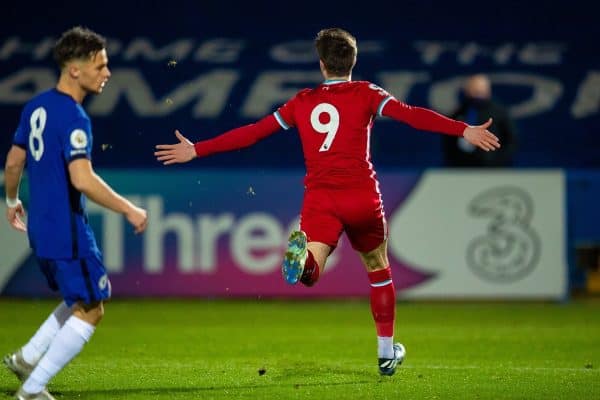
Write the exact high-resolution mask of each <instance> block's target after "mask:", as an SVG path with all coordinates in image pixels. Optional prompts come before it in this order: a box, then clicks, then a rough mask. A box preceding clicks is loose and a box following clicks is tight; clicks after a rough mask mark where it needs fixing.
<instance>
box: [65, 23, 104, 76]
mask: <svg viewBox="0 0 600 400" xmlns="http://www.w3.org/2000/svg"><path fill="white" fill-rule="evenodd" d="M105 48H106V39H105V38H104V37H102V36H100V35H99V34H97V33H96V32H94V31H92V30H90V29H87V28H83V27H81V26H76V27H74V28H71V29H69V30H68V31H66V32H64V33H63V34H62V36H61V37H60V39H58V41H57V42H56V44H55V45H54V50H53V55H54V61H56V63H57V64H58V66H59V68H60V69H62V68H63V67H64V66H65V65H66V64H67V62H69V61H71V60H86V59H89V58H92V57H93V56H94V55H95V54H96V53H98V52H99V51H101V50H102V49H105Z"/></svg>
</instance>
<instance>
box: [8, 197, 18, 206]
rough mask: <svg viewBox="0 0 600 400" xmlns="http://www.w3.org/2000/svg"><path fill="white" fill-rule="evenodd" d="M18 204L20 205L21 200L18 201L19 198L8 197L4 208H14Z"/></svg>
mask: <svg viewBox="0 0 600 400" xmlns="http://www.w3.org/2000/svg"><path fill="white" fill-rule="evenodd" d="M19 204H21V200H19V197H8V196H6V206H7V207H8V208H15V207H16V206H18V205H19Z"/></svg>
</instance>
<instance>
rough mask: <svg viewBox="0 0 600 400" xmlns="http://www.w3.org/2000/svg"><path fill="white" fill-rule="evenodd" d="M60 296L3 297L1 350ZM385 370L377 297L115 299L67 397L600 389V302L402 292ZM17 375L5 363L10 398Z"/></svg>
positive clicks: (521, 394)
mask: <svg viewBox="0 0 600 400" xmlns="http://www.w3.org/2000/svg"><path fill="white" fill-rule="evenodd" d="M54 305H55V302H51V301H25V300H12V299H1V300H0V351H1V352H3V353H7V352H9V351H12V350H13V349H15V348H17V347H18V346H20V345H22V344H23V342H24V341H25V340H27V339H28V338H29V336H30V335H31V334H32V333H33V331H34V330H35V329H36V328H37V327H38V326H39V324H40V323H41V322H42V321H43V319H44V318H45V317H46V315H47V314H48V313H49V312H50V311H51V310H52V309H53V307H54ZM396 337H397V339H398V340H400V341H402V342H403V343H404V344H405V345H406V348H407V358H406V360H405V362H404V364H403V365H402V367H400V368H399V369H398V371H397V372H396V375H394V376H393V377H380V376H379V375H378V373H377V366H376V340H375V329H374V326H373V323H372V320H371V315H370V309H369V304H368V302H367V301H366V300H365V301H359V300H347V301H343V300H335V301H334V300H319V301H298V300H295V301H293V300H289V301H275V300H264V299H255V300H205V299H197V300H119V299H117V300H113V301H112V302H110V303H108V304H107V305H106V315H105V317H104V320H103V321H102V324H101V325H100V327H99V328H98V330H97V331H96V333H95V335H94V337H93V338H92V340H91V342H90V343H89V344H88V345H87V346H86V348H85V349H84V350H83V352H82V353H81V354H80V355H79V356H78V357H77V358H75V359H74V360H73V362H72V363H71V364H70V365H69V366H68V367H67V368H66V369H65V370H64V371H62V372H61V373H60V374H59V375H58V376H56V377H55V379H54V380H53V381H52V382H51V384H50V386H49V388H50V391H51V392H52V393H53V394H55V395H56V397H57V398H58V399H59V400H60V399H102V400H105V399H336V400H345V399H600V302H598V301H571V302H569V303H566V304H555V303H462V302H457V303H413V302H401V303H399V306H398V310H397V318H396ZM17 387H18V381H17V380H16V378H15V377H14V376H13V375H11V374H10V373H9V372H8V370H6V369H5V368H2V369H0V399H4V398H10V396H11V395H12V393H13V392H14V391H15V390H16V389H17Z"/></svg>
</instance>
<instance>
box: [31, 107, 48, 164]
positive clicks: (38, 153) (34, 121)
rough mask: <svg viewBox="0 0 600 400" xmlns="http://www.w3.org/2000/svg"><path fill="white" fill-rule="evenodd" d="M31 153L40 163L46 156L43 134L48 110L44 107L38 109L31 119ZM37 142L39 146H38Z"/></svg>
mask: <svg viewBox="0 0 600 400" xmlns="http://www.w3.org/2000/svg"><path fill="white" fill-rule="evenodd" d="M29 126H31V131H30V132H29V151H31V155H32V156H33V159H34V160H35V161H40V159H41V158H42V155H43V154H44V139H43V138H42V133H44V128H45V127H46V110H45V109H44V108H43V107H39V108H36V109H35V110H34V111H33V113H32V114H31V118H29ZM36 142H37V146H36Z"/></svg>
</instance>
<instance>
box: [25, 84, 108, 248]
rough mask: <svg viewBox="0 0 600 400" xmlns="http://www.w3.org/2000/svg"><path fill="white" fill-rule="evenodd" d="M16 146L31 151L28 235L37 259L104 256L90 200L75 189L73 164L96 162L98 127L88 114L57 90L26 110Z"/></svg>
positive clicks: (44, 95) (45, 93) (29, 156)
mask: <svg viewBox="0 0 600 400" xmlns="http://www.w3.org/2000/svg"><path fill="white" fill-rule="evenodd" d="M13 143H14V144H15V145H17V146H19V147H22V148H23V149H25V150H26V151H27V161H26V163H27V176H28V181H29V205H28V219H27V231H28V235H29V243H30V246H31V248H32V249H33V251H34V253H35V254H36V256H38V257H41V258H49V259H74V258H83V257H87V256H89V255H90V254H93V253H95V252H97V251H98V246H97V245H96V239H95V238H94V234H93V232H92V229H91V228H90V226H89V224H88V218H87V214H86V212H85V196H84V195H83V194H82V193H81V192H79V191H77V190H76V189H75V188H74V187H73V185H72V184H71V180H70V177H69V169H68V166H69V163H70V162H71V161H73V160H75V159H77V158H81V157H86V158H88V159H91V149H92V127H91V123H90V119H89V117H88V115H87V114H86V112H85V111H84V109H83V108H82V107H81V105H80V104H79V103H77V102H76V101H75V100H74V99H73V98H72V97H71V96H69V95H67V94H64V93H61V92H59V91H58V90H56V89H52V90H48V91H46V92H44V93H41V94H39V95H38V96H36V97H34V98H33V99H31V100H30V101H29V102H28V103H27V104H26V105H25V107H24V109H23V112H22V114H21V120H20V122H19V126H18V128H17V131H16V133H15V136H14V141H13Z"/></svg>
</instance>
